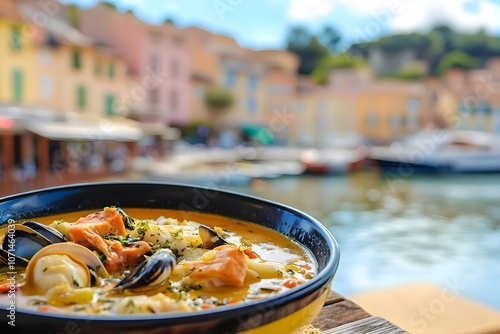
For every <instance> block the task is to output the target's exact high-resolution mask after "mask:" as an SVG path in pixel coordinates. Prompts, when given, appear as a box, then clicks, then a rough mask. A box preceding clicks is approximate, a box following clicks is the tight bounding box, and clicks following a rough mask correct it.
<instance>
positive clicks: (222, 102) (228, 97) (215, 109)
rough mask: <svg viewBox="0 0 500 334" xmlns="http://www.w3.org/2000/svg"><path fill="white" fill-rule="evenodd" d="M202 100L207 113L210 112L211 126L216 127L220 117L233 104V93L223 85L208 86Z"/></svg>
mask: <svg viewBox="0 0 500 334" xmlns="http://www.w3.org/2000/svg"><path fill="white" fill-rule="evenodd" d="M203 101H204V103H205V107H206V108H207V111H208V113H209V114H210V119H211V122H212V124H213V127H214V128H215V129H218V128H219V125H220V121H221V119H222V117H223V116H224V115H225V114H226V113H227V112H228V111H229V110H230V108H231V107H232V106H233V105H234V95H233V93H232V92H231V91H230V90H228V89H226V88H223V87H213V88H209V89H207V90H206V91H205V95H204V97H203Z"/></svg>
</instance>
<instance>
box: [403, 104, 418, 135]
mask: <svg viewBox="0 0 500 334" xmlns="http://www.w3.org/2000/svg"><path fill="white" fill-rule="evenodd" d="M406 108H407V111H406V114H407V119H406V125H407V127H408V128H409V129H411V130H416V129H417V128H418V125H419V119H418V111H419V109H420V101H419V100H418V99H416V98H410V99H408V102H407V106H406Z"/></svg>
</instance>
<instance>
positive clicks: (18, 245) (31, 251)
mask: <svg viewBox="0 0 500 334" xmlns="http://www.w3.org/2000/svg"><path fill="white" fill-rule="evenodd" d="M11 240H14V242H11ZM51 244H52V241H50V240H49V239H47V238H46V237H44V236H43V235H41V234H40V233H38V232H37V231H35V230H33V229H32V228H30V227H28V226H25V225H21V224H15V225H14V236H13V238H10V237H9V236H7V235H6V236H5V237H4V240H3V242H2V249H3V250H4V251H7V252H9V253H10V254H12V255H14V256H15V257H16V258H17V259H18V260H19V261H21V263H16V264H19V265H20V264H23V263H22V262H27V261H28V260H29V259H31V258H32V257H33V255H35V254H36V253H37V252H38V251H39V250H41V249H42V248H44V247H47V246H49V245H51ZM11 245H12V247H10V246H11Z"/></svg>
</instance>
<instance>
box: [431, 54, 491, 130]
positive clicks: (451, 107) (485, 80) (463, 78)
mask: <svg viewBox="0 0 500 334" xmlns="http://www.w3.org/2000/svg"><path fill="white" fill-rule="evenodd" d="M499 80H500V58H493V59H490V60H489V61H488V63H487V64H486V66H485V68H484V69H475V70H469V71H466V70H463V69H450V70H448V71H446V72H445V73H443V75H442V77H441V78H440V80H439V84H440V90H439V91H437V92H438V93H437V94H436V95H437V98H436V99H437V100H438V101H439V105H438V110H437V113H438V115H441V118H442V119H443V120H445V122H444V123H445V125H446V126H447V127H450V128H454V129H458V130H471V131H480V132H487V133H494V134H500V94H499V93H498V92H499V90H500V81H499Z"/></svg>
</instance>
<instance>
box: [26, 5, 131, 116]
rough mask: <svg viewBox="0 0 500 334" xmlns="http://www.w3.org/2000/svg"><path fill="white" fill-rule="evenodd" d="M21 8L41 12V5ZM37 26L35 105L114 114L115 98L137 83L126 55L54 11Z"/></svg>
mask: <svg viewBox="0 0 500 334" xmlns="http://www.w3.org/2000/svg"><path fill="white" fill-rule="evenodd" d="M20 8H21V12H22V14H23V15H24V16H25V17H26V19H29V18H33V17H36V16H35V15H34V14H35V13H36V11H37V8H35V7H31V6H24V5H23V6H21V7H20ZM63 10H65V8H64V7H62V8H61V11H63ZM33 30H34V33H33V39H34V42H35V44H36V46H37V48H36V60H35V61H34V63H35V64H36V71H34V73H36V74H37V84H36V86H35V88H36V92H37V94H35V95H36V99H35V104H36V106H37V107H42V108H46V109H51V110H55V111H57V112H60V113H71V112H76V113H84V114H89V115H94V116H105V115H107V116H111V115H114V114H115V113H116V110H115V104H116V103H117V101H119V99H120V98H121V97H122V96H130V91H131V88H132V83H131V82H130V80H129V78H128V77H127V70H126V67H125V64H124V62H123V60H122V59H120V58H119V57H117V56H116V55H115V54H114V53H113V51H112V50H111V49H109V48H106V47H104V46H96V45H95V43H94V41H93V40H92V39H91V38H89V37H87V36H85V35H83V34H81V33H80V32H79V31H78V30H77V29H75V28H73V27H71V26H70V25H69V24H68V23H67V22H66V20H64V19H61V18H58V17H50V18H48V21H47V24H46V25H44V26H41V27H36V28H33ZM120 102H121V103H122V102H123V104H126V101H121V100H120ZM122 111H123V110H122Z"/></svg>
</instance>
